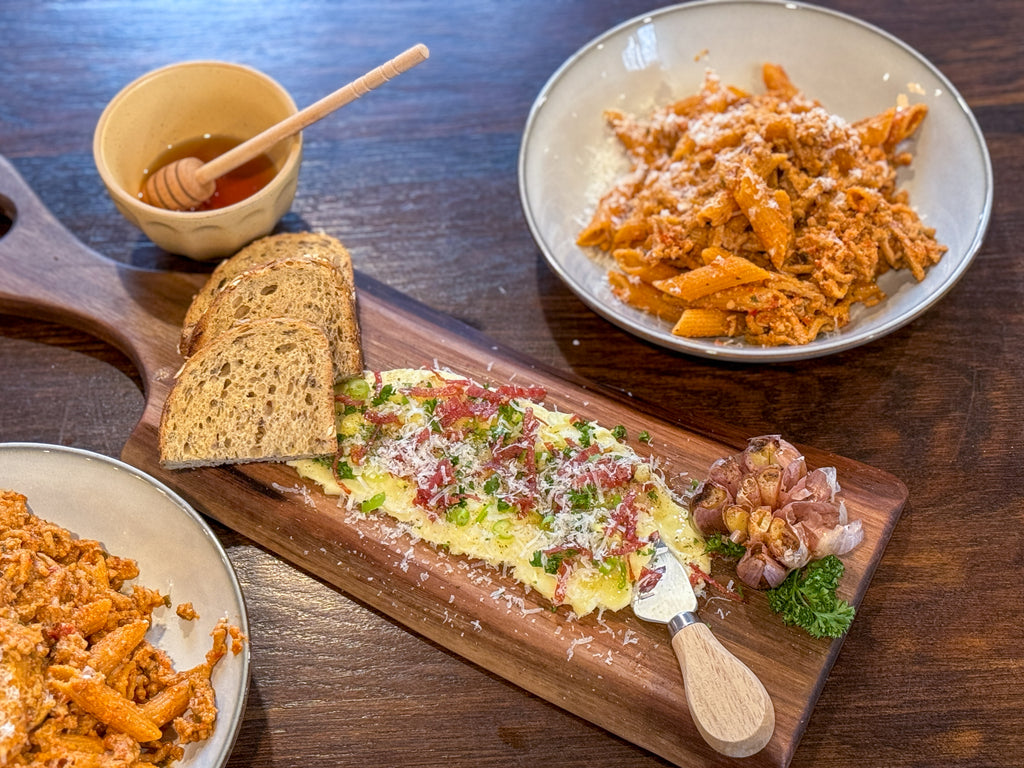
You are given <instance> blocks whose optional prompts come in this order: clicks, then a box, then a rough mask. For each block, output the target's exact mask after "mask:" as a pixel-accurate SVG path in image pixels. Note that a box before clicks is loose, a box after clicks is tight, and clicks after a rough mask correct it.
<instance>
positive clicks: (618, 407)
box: [0, 157, 906, 767]
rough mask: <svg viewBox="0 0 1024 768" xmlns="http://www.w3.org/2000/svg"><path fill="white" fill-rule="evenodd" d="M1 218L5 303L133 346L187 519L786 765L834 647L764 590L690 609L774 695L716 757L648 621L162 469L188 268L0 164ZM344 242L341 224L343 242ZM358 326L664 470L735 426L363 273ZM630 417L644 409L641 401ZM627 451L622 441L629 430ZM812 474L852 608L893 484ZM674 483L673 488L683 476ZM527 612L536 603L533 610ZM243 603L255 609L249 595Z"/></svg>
mask: <svg viewBox="0 0 1024 768" xmlns="http://www.w3.org/2000/svg"><path fill="white" fill-rule="evenodd" d="M0 209H3V210H4V211H5V212H6V213H8V215H9V216H10V218H12V219H13V220H14V224H13V226H12V227H11V229H10V231H9V232H8V233H7V235H6V236H5V237H3V239H0V309H2V310H3V311H6V312H13V313H17V314H24V315H28V316H33V317H38V318H42V319H47V320H55V321H59V322H63V323H65V324H68V325H72V326H75V327H77V328H81V329H83V330H86V331H88V332H90V333H93V334H95V335H96V336H98V337H99V338H101V339H104V340H106V341H108V342H110V343H112V344H114V345H115V346H117V347H119V348H121V349H122V350H123V351H124V352H125V353H126V354H128V355H129V356H130V357H131V358H132V360H133V362H134V363H135V364H136V365H137V366H138V368H139V371H140V375H141V377H142V379H143V381H144V382H145V385H146V407H145V411H144V413H143V416H142V419H141V420H140V422H139V424H138V425H137V427H136V429H135V431H134V432H133V434H132V435H131V437H130V439H129V440H128V443H127V444H126V446H125V448H124V451H123V454H122V458H123V459H124V460H125V461H127V462H128V463H130V464H133V465H134V466H136V467H139V468H140V469H142V470H144V471H146V472H148V473H150V474H152V475H153V476H155V477H157V478H159V479H160V480H161V481H163V482H164V483H166V484H167V485H169V486H170V487H172V488H173V489H175V490H176V491H177V492H178V493H180V494H181V495H182V496H183V497H185V498H186V499H187V500H188V501H189V502H190V503H191V504H193V505H194V506H195V507H196V508H197V509H198V510H199V511H200V512H202V513H203V514H205V515H208V516H210V517H212V518H214V519H216V520H218V521H220V522H221V523H222V524H224V525H227V526H229V527H231V528H233V529H235V530H237V531H239V532H240V533H242V534H244V535H246V536H248V537H250V538H251V539H253V540H254V541H256V542H258V543H259V544H261V545H263V546H265V547H267V548H269V549H270V550H272V551H274V552H275V553H277V554H278V555H280V556H281V557H283V558H285V559H287V560H288V561H290V562H291V563H293V564H295V565H296V566H298V567H300V568H303V569H305V570H307V571H309V572H311V573H314V574H316V575H317V576H319V577H321V578H323V579H325V580H326V581H328V582H330V583H331V584H333V585H335V586H336V587H338V588H339V589H341V590H343V591H345V592H346V593H347V594H349V595H351V596H353V597H354V598H356V599H358V600H360V601H362V602H364V603H365V604H367V605H369V606H372V607H373V608H375V609H377V610H379V611H381V612H383V613H385V614H387V615H388V616H390V617H391V618H393V619H394V620H395V621H397V622H400V623H401V624H403V625H405V626H406V627H408V628H409V629H410V630H411V631H413V632H416V633H419V634H421V635H423V636H425V637H428V638H430V639H431V640H433V641H434V642H437V643H439V644H441V645H443V646H445V647H447V648H448V649H450V650H451V651H453V652H455V653H457V654H460V655H461V656H463V657H464V658H466V659H468V660H470V661H472V662H474V663H476V664H479V665H480V666H482V667H485V668H486V669H488V670H491V671H492V672H494V673H496V674H498V675H501V676H503V677H504V678H506V679H508V680H510V681H512V682H513V683H516V684H517V685H519V686H521V687H523V688H525V689H527V690H529V691H531V692H533V693H534V694H536V695H538V696H541V697H543V698H545V699H546V700H548V701H550V702H553V703H554V704H557V705H558V706H561V707H564V708H565V709H566V710H569V711H570V712H573V713H575V714H576V715H578V716H580V717H583V718H586V719H587V720H590V721H591V722H593V723H596V724H597V725H599V726H601V727H603V728H605V729H607V730H608V731H611V732H612V733H615V734H617V735H619V736H621V737H622V738H625V739H628V740H629V741H632V742H633V743H635V744H638V745H640V746H642V747H644V748H646V749H648V750H650V751H652V752H654V753H656V754H658V755H660V756H662V757H664V758H665V759H667V760H670V761H672V762H673V763H676V764H678V765H680V766H707V765H733V764H739V765H749V766H783V767H784V766H786V765H788V764H789V762H790V760H791V758H792V756H793V752H794V751H795V749H796V746H797V744H798V742H799V740H800V737H801V735H802V733H803V731H804V729H805V727H806V724H807V722H808V719H809V717H810V714H811V710H812V709H813V707H814V704H815V702H816V701H817V699H818V696H819V693H820V691H821V688H822V686H823V685H824V682H825V678H826V677H827V675H828V672H829V670H830V669H831V667H832V664H833V662H834V660H835V657H836V655H837V654H838V652H839V648H840V646H841V641H840V640H835V641H831V642H830V641H826V640H815V639H812V638H811V637H809V636H808V635H807V634H806V633H804V632H803V631H802V630H798V629H793V628H787V627H785V626H783V624H782V622H781V620H780V619H779V618H778V617H777V616H774V615H772V614H771V612H770V611H769V610H768V607H767V604H766V600H765V598H764V595H762V594H754V595H752V596H749V597H748V600H747V602H745V603H738V602H735V601H726V600H723V599H718V600H712V601H710V602H709V601H708V600H704V599H702V601H701V605H700V609H699V610H700V613H701V617H702V618H703V619H704V620H705V621H706V622H707V623H708V624H709V625H710V626H711V628H712V629H713V631H714V633H715V635H716V636H717V637H719V638H720V639H721V640H722V642H723V643H724V644H725V645H726V646H727V647H728V648H730V649H731V650H732V651H733V652H734V653H735V654H736V655H737V656H738V657H739V658H740V659H742V660H743V661H744V662H745V663H746V664H747V665H748V666H749V667H750V668H751V669H752V670H753V671H754V672H755V673H756V674H757V675H758V677H760V679H761V680H762V681H763V683H764V685H765V687H766V688H767V690H768V692H769V694H770V695H771V697H772V700H773V701H774V704H775V712H776V728H775V733H774V735H773V737H772V739H771V741H770V742H769V744H768V745H767V747H765V749H764V750H762V751H761V752H760V753H758V754H757V755H754V756H752V757H749V758H744V759H742V760H730V759H728V758H724V757H722V756H721V755H718V754H717V753H715V752H713V751H712V750H711V749H710V748H709V747H707V746H706V745H705V743H704V742H703V740H702V739H701V738H700V736H699V734H698V733H697V731H696V729H695V728H694V726H693V723H692V722H691V720H690V717H689V714H688V712H687V710H686V699H685V696H684V693H683V687H682V678H681V675H680V672H679V668H678V666H677V662H676V659H675V656H674V655H673V653H672V649H671V646H670V644H669V642H668V635H667V632H666V630H665V628H664V627H663V626H660V625H653V624H646V623H643V622H641V621H639V620H638V619H636V618H635V617H634V616H633V614H632V613H631V611H630V610H629V609H625V610H622V611H619V612H617V613H614V614H612V613H605V614H604V615H603V616H601V617H598V616H596V615H591V616H589V617H586V618H583V619H578V620H575V621H573V620H570V619H568V618H567V614H566V610H565V609H562V610H559V611H558V612H551V611H549V610H546V608H547V605H546V603H545V602H544V601H543V600H542V599H540V598H538V597H537V596H536V595H533V594H529V593H526V592H525V591H524V590H523V589H522V588H520V587H519V586H518V585H517V584H516V583H515V582H513V581H512V580H511V579H509V578H507V577H505V576H503V574H502V573H501V572H499V571H496V570H494V569H490V568H485V567H482V566H480V565H479V564H477V565H473V564H471V563H470V562H469V561H467V560H465V559H463V558H457V557H454V556H451V555H447V554H446V553H443V552H439V551H437V550H435V549H433V548H432V547H430V546H428V545H426V544H424V543H423V542H416V541H413V540H411V539H410V538H409V537H408V536H401V537H398V538H396V537H395V536H394V530H395V529H394V528H393V527H392V526H391V525H390V524H389V523H388V522H387V521H386V520H385V521H382V520H377V519H375V518H373V517H368V518H365V519H362V520H358V521H356V522H352V521H351V520H349V519H346V518H345V516H344V515H342V514H340V513H339V511H338V509H337V506H336V500H335V499H332V498H327V497H324V496H323V495H321V494H320V493H318V492H317V491H316V490H315V489H313V488H311V487H310V488H309V492H308V493H301V492H300V491H301V490H302V488H303V484H302V483H301V482H300V481H299V479H298V477H297V476H296V475H295V474H294V472H293V471H292V470H291V469H290V468H289V467H287V466H282V465H271V464H254V465H247V466H241V467H232V468H217V469H200V470H188V471H166V470H163V469H161V467H160V466H159V463H158V461H157V424H158V422H159V415H160V409H161V407H162V404H163V401H164V398H165V396H166V394H167V391H168V389H169V386H170V384H171V382H172V379H173V376H174V373H175V372H176V371H177V369H178V368H179V366H180V364H181V358H180V357H179V355H178V353H177V350H176V342H177V338H178V333H179V330H180V326H181V321H182V318H183V316H184V313H185V309H186V307H187V306H188V303H189V302H190V301H191V298H192V295H193V294H194V293H195V291H196V289H197V288H198V287H199V285H200V284H201V283H202V281H203V280H204V279H205V275H203V274H186V273H176V272H154V271H147V270H140V269H135V268H132V267H128V266H125V265H122V264H118V263H116V262H114V261H112V260H110V259H107V258H105V257H104V256H102V255H100V254H98V253H96V252H95V251H92V250H90V249H88V248H86V247H85V246H84V245H82V244H81V243H80V242H78V241H77V240H76V239H75V238H74V237H73V236H72V235H71V234H70V233H69V232H68V231H67V230H65V229H64V228H63V227H62V226H61V225H60V224H59V223H58V222H57V221H56V220H55V219H54V218H53V216H52V215H51V214H50V213H49V212H48V211H47V210H46V209H45V207H44V206H43V205H42V203H41V202H40V201H39V200H38V198H37V197H36V196H35V195H34V194H33V193H32V191H31V190H30V189H29V188H28V187H27V185H26V184H25V182H24V181H23V180H22V179H21V177H20V176H19V175H18V174H17V172H16V171H15V170H14V168H13V167H12V166H11V165H10V164H9V163H8V162H7V160H5V159H4V158H2V157H0ZM342 236H343V235H342ZM357 285H358V300H359V310H360V321H361V324H362V330H363V340H364V349H365V354H366V361H367V365H368V367H371V368H378V369H384V368H392V367H419V366H435V365H441V366H446V367H448V368H451V369H452V370H454V371H457V372H459V373H462V374H465V375H468V376H472V377H475V378H477V379H479V380H486V381H492V382H495V383H506V382H510V381H514V382H516V383H518V384H530V385H540V386H543V387H545V388H546V389H547V392H548V402H549V403H550V404H553V405H555V406H557V407H558V408H559V409H561V410H564V411H569V412H573V413H578V414H580V415H582V416H585V417H587V418H590V419H596V420H597V421H599V422H600V423H603V424H605V425H609V426H614V425H616V424H623V425H625V426H626V427H627V429H628V430H629V434H631V435H636V434H638V433H639V431H640V430H641V429H646V430H648V431H649V432H650V434H651V436H652V437H653V445H652V446H651V449H650V450H651V451H652V452H653V453H655V454H657V455H658V456H660V457H661V458H662V459H663V460H664V462H665V466H666V468H667V470H668V474H669V476H670V477H673V476H675V475H677V474H679V475H684V474H686V475H688V476H689V477H701V476H703V473H704V472H705V471H706V469H707V467H708V466H709V465H710V464H711V462H712V461H714V460H715V459H716V458H718V457H720V456H724V455H726V454H728V453H732V452H735V451H737V450H739V449H740V448H741V447H742V446H743V444H744V443H745V439H746V437H750V436H751V435H743V434H740V433H738V432H735V431H733V430H730V429H728V428H723V429H721V430H717V429H716V430H714V433H713V434H712V433H710V431H709V433H707V434H704V433H699V432H698V431H694V430H692V429H688V428H687V427H685V426H681V425H680V424H678V423H676V422H674V421H673V420H672V418H671V416H670V415H667V414H661V415H658V414H656V413H654V412H653V410H652V409H651V408H648V407H646V406H639V408H638V404H637V403H635V402H629V401H628V400H627V399H626V398H620V397H618V396H617V395H615V394H614V393H607V392H603V391H599V390H596V389H595V388H593V387H591V386H589V385H587V384H586V383H585V382H582V381H579V380H575V379H571V378H567V377H565V376H564V375H562V374H560V373H556V372H553V371H550V370H546V369H544V368H542V367H540V366H539V365H536V364H534V363H531V362H530V361H529V360H527V359H524V358H523V357H521V356H519V355H517V354H516V353H514V352H512V351H510V350H507V349H503V348H500V347H498V346H497V345H495V344H493V343H492V342H490V341H488V340H487V339H486V338H484V337H483V336H482V335H481V334H479V333H478V332H476V331H474V330H472V329H470V328H467V327H465V326H463V325H462V324H460V323H458V322H457V321H454V320H452V319H450V318H447V317H443V316H439V315H437V314H436V313H434V312H432V311H431V310H429V309H427V308H426V307H423V306H421V305H418V304H417V303H415V302H413V301H412V300H410V299H408V298H406V297H403V296H401V295H399V294H397V293H395V292H394V291H390V290H389V289H387V288H386V287H384V286H382V285H380V284H379V283H375V282H373V281H370V280H367V279H363V278H362V277H360V278H359V279H358V280H357ZM640 409H642V410H643V412H641V410H640ZM632 442H633V444H634V445H636V443H635V441H632ZM799 447H800V449H801V450H802V451H804V454H805V456H806V457H807V460H808V463H809V464H810V465H811V466H812V467H813V466H827V465H831V466H835V467H837V469H838V472H839V478H840V483H841V484H842V487H843V490H844V492H845V494H846V499H847V504H848V507H849V510H850V513H851V515H852V516H855V517H859V518H861V519H862V520H863V522H864V528H865V533H866V536H865V541H864V543H863V544H862V545H861V546H860V547H859V548H858V549H856V550H855V551H854V552H853V553H851V554H850V555H848V556H846V557H845V558H844V560H845V562H846V565H847V571H846V575H845V576H844V577H843V581H842V584H841V585H840V593H841V596H843V597H845V598H846V599H848V600H849V601H850V602H851V603H853V604H854V605H859V604H860V602H861V599H862V598H863V595H864V592H865V590H866V589H867V586H868V583H869V581H870V579H871V575H872V573H873V571H874V568H875V566H876V565H877V563H878V561H879V559H880V558H881V555H882V551H883V549H884V547H885V544H886V542H887V541H888V540H889V536H890V534H891V532H892V529H893V526H894V525H895V524H896V521H897V519H898V517H899V514H900V512H901V510H902V508H903V504H904V501H905V500H906V488H905V487H904V485H903V484H902V483H901V482H900V481H899V480H897V479H896V478H894V477H893V476H891V475H889V474H887V473H885V472H882V471H880V470H877V469H874V468H872V467H870V466H866V465H864V464H862V463H859V462H855V461H852V460H850V459H846V458H843V457H841V456H836V455H833V454H826V453H822V452H820V451H816V450H814V449H813V448H811V447H807V446H799ZM680 482H686V479H684V480H682V481H680ZM538 609H539V610H538ZM249 610H250V611H253V612H256V611H259V610H260V607H259V606H258V605H250V606H249Z"/></svg>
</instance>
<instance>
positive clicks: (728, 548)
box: [704, 533, 747, 560]
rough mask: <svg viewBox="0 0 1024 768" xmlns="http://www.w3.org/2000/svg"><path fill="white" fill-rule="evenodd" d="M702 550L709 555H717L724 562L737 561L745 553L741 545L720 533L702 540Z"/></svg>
mask: <svg viewBox="0 0 1024 768" xmlns="http://www.w3.org/2000/svg"><path fill="white" fill-rule="evenodd" d="M704 549H705V550H706V551H707V553H708V554H709V555H719V556H720V557H722V558H724V559H725V560H739V559H740V558H741V557H743V555H744V554H745V553H746V551H747V548H746V547H744V546H743V545H742V544H737V543H736V542H735V541H733V540H732V539H730V538H729V537H728V536H726V535H725V534H722V533H712V534H711V535H710V536H708V537H707V538H706V539H705V540H704Z"/></svg>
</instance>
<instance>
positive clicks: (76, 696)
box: [50, 675, 163, 743]
mask: <svg viewBox="0 0 1024 768" xmlns="http://www.w3.org/2000/svg"><path fill="white" fill-rule="evenodd" d="M50 685H51V687H53V688H54V689H56V690H57V691H58V692H59V693H61V694H63V695H64V696H66V697H67V698H69V699H71V700H72V701H73V702H75V704H77V705H78V706H79V707H81V708H82V709H83V710H85V711H86V712H88V713H89V714H90V715H92V716H93V717H95V718H96V719H97V720H99V721H100V722H101V723H103V724H105V725H109V726H111V727H113V728H116V729H117V730H119V731H122V732H124V733H127V734H128V735H129V736H131V737H132V738H133V739H135V740H136V741H139V742H143V743H144V742H147V741H157V740H159V739H160V737H161V736H162V735H163V734H162V733H161V731H160V729H159V728H157V727H156V726H155V725H154V724H153V723H152V722H151V721H150V720H147V719H146V717H145V716H144V715H143V714H142V710H141V709H140V708H139V706H138V705H137V704H136V703H135V702H133V701H129V700H128V699H126V698H125V697H124V696H121V695H120V694H119V693H117V692H116V691H114V690H113V689H111V688H108V687H107V686H106V684H104V683H103V682H102V680H101V679H100V678H97V677H82V676H80V675H79V676H76V677H73V678H72V679H71V680H69V681H68V682H66V683H65V682H52V683H50Z"/></svg>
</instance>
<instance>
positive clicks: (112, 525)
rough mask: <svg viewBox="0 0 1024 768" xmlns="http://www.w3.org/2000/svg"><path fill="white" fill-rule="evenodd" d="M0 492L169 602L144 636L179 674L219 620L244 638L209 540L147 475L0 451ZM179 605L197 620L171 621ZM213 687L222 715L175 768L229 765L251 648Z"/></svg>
mask: <svg viewBox="0 0 1024 768" xmlns="http://www.w3.org/2000/svg"><path fill="white" fill-rule="evenodd" d="M0 488H5V489H10V490H14V491H17V492H18V493H21V494H24V495H25V496H27V497H28V505H29V508H30V509H31V510H32V512H33V514H35V515H36V516H38V517H41V518H43V519H45V520H49V521H51V522H54V523H57V524H58V525H61V526H63V527H64V528H67V529H68V530H69V531H71V532H72V533H74V534H76V535H77V536H79V537H80V538H86V539H95V540H97V541H99V542H100V543H101V544H102V545H103V547H104V548H105V549H106V550H107V551H108V552H110V553H111V554H115V555H118V556H120V557H128V558H131V559H133V560H135V561H136V562H137V563H138V566H139V577H138V579H137V582H138V583H139V584H142V585H145V586H147V587H150V588H152V589H157V590H159V591H160V592H161V593H163V594H169V595H170V598H171V606H172V607H171V608H159V609H157V610H156V611H154V612H153V626H152V628H151V629H150V631H149V634H148V635H147V636H146V637H147V639H149V640H150V642H152V643H153V644H154V645H156V646H157V647H159V648H162V649H163V650H165V651H166V652H167V653H168V654H169V655H170V657H171V660H172V661H173V662H174V666H175V669H179V670H180V669H187V668H189V667H192V666H194V665H196V664H199V663H201V662H202V661H203V659H204V658H205V655H206V652H207V651H208V650H209V649H210V647H211V644H212V642H213V639H212V638H211V637H210V630H212V629H213V627H214V625H215V624H216V623H217V620H218V619H220V618H221V617H225V616H226V617H227V619H228V621H229V622H231V623H232V624H234V625H235V626H237V627H239V628H240V629H241V630H242V631H243V632H244V633H246V635H248V633H249V628H248V623H247V618H246V612H245V604H244V602H243V600H242V592H241V590H240V589H239V586H238V581H237V580H236V578H235V573H234V570H233V569H232V567H231V563H230V562H229V561H228V559H227V556H226V555H225V554H224V550H223V549H222V548H221V546H220V543H219V542H218V541H217V539H216V537H214V535H213V532H212V531H211V530H210V528H209V527H208V526H207V525H206V523H205V522H203V520H202V519H201V518H200V517H199V515H198V514H196V512H195V511H194V510H193V509H192V508H191V507H190V506H189V505H188V504H187V503H186V502H185V501H184V500H183V499H182V498H181V497H180V496H178V495H177V494H175V493H174V492H173V491H172V490H170V489H169V488H168V487H167V486H165V485H163V484H162V483H160V482H158V481H157V480H155V479H153V478H152V477H150V476H149V475H147V474H145V473H144V472H141V471H139V470H138V469H135V468H134V467H131V466H129V465H127V464H125V463H123V462H120V461H117V460H116V459H111V458H109V457H107V456H101V455H100V454H97V453H91V452H89V451H84V450H79V449H76V448H66V447H63V446H57V445H41V444H35V443H2V444H0ZM183 602H191V603H192V605H193V606H194V607H195V609H196V611H197V612H198V613H199V619H197V620H195V621H182V620H181V619H179V618H178V617H177V616H176V615H175V613H174V607H173V606H176V605H178V604H180V603H183ZM212 682H213V687H214V690H215V691H216V694H217V709H218V710H219V713H218V716H217V726H216V728H215V729H214V732H213V736H212V737H211V738H210V739H208V740H207V741H204V742H199V743H196V744H190V745H188V746H187V747H185V757H184V759H183V760H182V761H181V762H178V763H175V766H181V768H216V767H217V766H221V765H223V764H224V763H226V762H227V759H228V755H229V754H230V753H231V749H232V747H233V746H234V743H235V737H236V735H237V733H238V728H239V725H240V724H241V721H242V712H243V711H244V709H245V698H246V694H247V693H248V688H249V644H248V643H246V644H245V649H244V650H243V652H242V653H240V654H238V655H237V656H235V655H234V654H232V653H231V652H230V651H229V652H228V654H227V655H226V656H225V657H224V658H223V659H221V661H220V662H219V663H218V664H217V667H216V668H215V669H214V672H213V677H212Z"/></svg>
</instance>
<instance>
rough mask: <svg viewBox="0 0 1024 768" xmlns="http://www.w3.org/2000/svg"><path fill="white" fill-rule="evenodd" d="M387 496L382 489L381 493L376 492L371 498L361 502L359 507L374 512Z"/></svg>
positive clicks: (364, 510)
mask: <svg viewBox="0 0 1024 768" xmlns="http://www.w3.org/2000/svg"><path fill="white" fill-rule="evenodd" d="M386 498H387V495H386V494H385V493H384V491H381V492H380V493H377V494H374V495H373V496H371V497H370V498H368V499H366V500H364V501H362V502H360V504H359V509H360V510H362V511H363V512H364V513H366V512H373V511H374V510H375V509H379V508H380V506H381V504H383V503H384V500H385V499H386Z"/></svg>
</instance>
